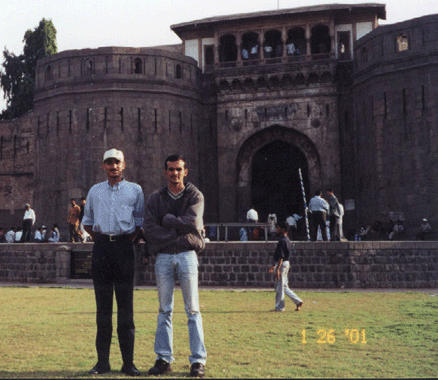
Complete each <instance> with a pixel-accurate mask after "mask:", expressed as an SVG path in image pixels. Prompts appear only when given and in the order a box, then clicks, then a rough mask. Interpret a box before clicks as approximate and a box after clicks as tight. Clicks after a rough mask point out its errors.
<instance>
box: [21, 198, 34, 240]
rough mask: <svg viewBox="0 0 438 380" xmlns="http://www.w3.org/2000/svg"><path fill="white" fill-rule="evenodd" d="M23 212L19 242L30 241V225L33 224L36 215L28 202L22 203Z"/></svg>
mask: <svg viewBox="0 0 438 380" xmlns="http://www.w3.org/2000/svg"><path fill="white" fill-rule="evenodd" d="M24 208H25V212H24V216H23V234H22V235H21V239H20V242H21V243H30V237H31V234H32V226H33V225H34V224H35V220H36V215H35V211H34V210H32V209H31V208H30V204H29V203H26V204H25V205H24Z"/></svg>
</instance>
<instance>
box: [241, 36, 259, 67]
mask: <svg viewBox="0 0 438 380" xmlns="http://www.w3.org/2000/svg"><path fill="white" fill-rule="evenodd" d="M259 46H260V43H259V35H258V34H257V33H255V32H247V33H245V34H243V35H242V52H241V54H242V59H243V60H244V61H245V60H247V59H258V58H259V54H260V48H259Z"/></svg>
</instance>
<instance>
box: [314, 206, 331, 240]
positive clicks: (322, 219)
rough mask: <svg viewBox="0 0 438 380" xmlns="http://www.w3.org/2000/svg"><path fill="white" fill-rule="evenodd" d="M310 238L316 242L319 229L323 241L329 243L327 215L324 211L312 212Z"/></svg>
mask: <svg viewBox="0 0 438 380" xmlns="http://www.w3.org/2000/svg"><path fill="white" fill-rule="evenodd" d="M311 215H312V219H311V221H312V222H311V224H310V226H311V230H310V238H311V239H312V240H313V241H316V239H317V236H318V227H320V228H321V235H322V240H324V241H327V224H326V218H327V216H326V213H325V212H324V211H312V214H311Z"/></svg>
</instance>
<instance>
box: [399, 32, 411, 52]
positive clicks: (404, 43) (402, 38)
mask: <svg viewBox="0 0 438 380" xmlns="http://www.w3.org/2000/svg"><path fill="white" fill-rule="evenodd" d="M405 50H409V40H408V35H407V34H405V33H402V34H400V35H399V36H398V37H397V51H405Z"/></svg>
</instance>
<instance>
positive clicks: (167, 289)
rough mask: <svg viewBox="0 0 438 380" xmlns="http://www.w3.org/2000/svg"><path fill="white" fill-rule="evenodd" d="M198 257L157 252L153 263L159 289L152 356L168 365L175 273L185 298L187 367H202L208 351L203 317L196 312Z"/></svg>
mask: <svg viewBox="0 0 438 380" xmlns="http://www.w3.org/2000/svg"><path fill="white" fill-rule="evenodd" d="M198 266H199V263H198V257H197V255H196V252H195V251H187V252H180V253H178V254H167V253H159V254H158V256H157V261H156V263H155V277H156V281H157V288H158V300H159V302H160V309H159V314H158V322H157V332H156V335H155V353H156V354H157V360H158V359H162V360H164V361H166V362H167V363H171V362H172V361H173V360H174V357H173V329H172V313H173V300H174V299H173V290H174V288H175V274H176V275H177V276H178V280H179V283H180V284H181V290H182V294H183V298H184V307H185V310H186V314H187V318H188V322H187V325H188V328H189V340H190V351H191V353H192V354H191V355H190V356H189V361H190V364H193V363H201V364H204V365H205V362H206V360H207V351H206V349H205V346H204V330H203V327H202V317H201V313H200V311H199V295H198Z"/></svg>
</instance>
